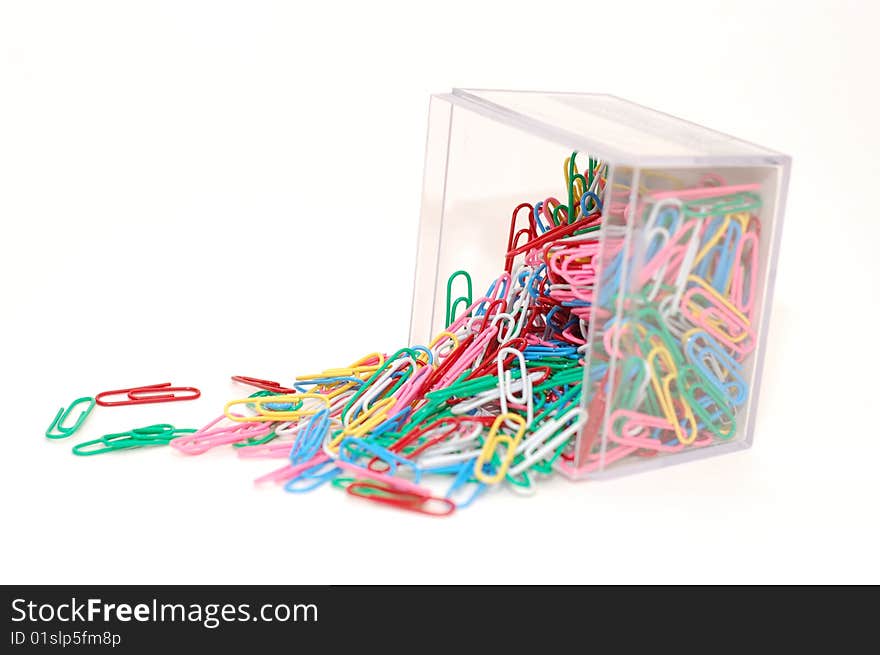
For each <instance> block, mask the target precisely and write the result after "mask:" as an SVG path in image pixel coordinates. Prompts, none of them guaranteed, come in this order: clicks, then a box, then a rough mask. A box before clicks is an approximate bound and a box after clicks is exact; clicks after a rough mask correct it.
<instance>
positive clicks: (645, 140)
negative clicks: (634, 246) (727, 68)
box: [450, 89, 788, 166]
mask: <svg viewBox="0 0 880 655" xmlns="http://www.w3.org/2000/svg"><path fill="white" fill-rule="evenodd" d="M450 99H451V100H457V101H461V102H464V103H465V104H468V105H470V106H471V108H473V109H475V110H476V111H480V110H481V109H482V110H483V111H484V112H491V113H492V115H493V116H494V117H496V118H502V119H504V120H506V121H508V122H511V123H513V124H515V125H517V126H519V127H521V128H523V129H526V130H528V131H532V132H536V133H539V134H541V135H542V136H544V137H545V138H549V139H552V140H554V141H559V142H561V143H564V144H565V145H567V146H578V147H580V148H581V149H583V150H585V151H587V152H590V153H592V154H594V155H596V156H598V157H601V158H603V159H606V160H611V161H615V162H617V163H620V164H625V165H626V164H629V165H633V166H669V165H686V166H694V165H702V164H706V163H712V164H715V165H718V164H723V163H727V164H731V165H746V164H781V163H784V162H786V161H787V160H788V157H787V155H783V154H781V153H779V152H776V151H774V150H770V149H768V148H764V147H762V146H759V145H756V144H753V143H749V142H748V141H743V140H742V139H737V138H736V137H732V136H730V135H728V134H724V133H722V132H716V131H715V130H710V129H709V128H707V127H703V126H702V125H697V124H696V123H691V122H689V121H686V120H682V119H680V118H676V117H675V116H670V115H669V114H664V113H663V112H659V111H655V110H653V109H649V108H648V107H644V106H642V105H639V104H636V103H634V102H630V101H628V100H624V99H622V98H618V97H615V96H611V95H605V94H595V93H544V92H538V91H499V90H489V89H453V91H452V94H451V98H450Z"/></svg>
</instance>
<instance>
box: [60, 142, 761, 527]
mask: <svg viewBox="0 0 880 655" xmlns="http://www.w3.org/2000/svg"><path fill="white" fill-rule="evenodd" d="M576 154H577V153H574V154H573V155H572V156H571V157H570V158H568V159H566V161H565V167H564V168H565V182H566V187H567V195H568V198H567V202H559V201H557V200H556V199H554V198H548V199H547V200H544V201H542V202H538V203H536V204H535V205H531V204H528V203H523V204H521V205H519V206H518V207H516V209H515V210H514V212H513V216H512V217H511V223H510V232H509V234H508V243H507V251H508V254H507V257H506V261H505V271H504V272H503V273H502V274H501V275H500V276H499V277H498V278H497V279H496V280H495V281H493V282H492V284H491V285H490V286H489V289H488V291H487V292H486V294H485V295H484V296H482V297H479V298H477V299H476V300H474V299H473V298H472V283H471V279H470V276H469V275H468V274H467V273H466V272H465V271H457V272H456V273H454V274H453V275H452V276H451V277H450V278H449V281H448V285H447V303H446V325H447V327H446V329H445V330H443V331H441V332H440V333H439V334H437V335H436V337H435V338H434V339H433V340H432V341H431V342H430V343H428V344H427V345H416V346H412V347H409V348H401V349H400V350H398V351H397V352H394V353H392V354H391V355H385V354H382V353H373V354H370V355H367V356H365V357H363V358H362V359H359V360H358V361H356V362H353V363H351V364H349V365H347V366H339V367H337V368H330V369H327V370H325V371H322V372H320V373H315V374H312V375H303V376H299V377H298V378H296V382H295V383H294V384H293V385H292V386H290V387H284V386H282V385H280V384H279V383H276V382H273V381H268V380H262V379H259V378H251V377H245V376H235V377H234V378H233V379H234V380H236V381H238V382H241V383H244V384H248V385H251V386H253V387H256V388H258V389H259V391H257V392H256V393H254V394H253V395H251V396H249V397H247V398H241V399H237V400H232V401H230V402H229V403H227V404H226V407H225V408H224V412H223V414H221V415H220V416H218V417H217V418H216V419H215V420H213V421H211V422H210V423H209V424H208V425H206V426H204V427H203V428H201V429H198V430H178V429H175V428H174V427H173V426H171V425H167V424H159V425H154V426H148V427H146V428H138V429H134V430H129V431H127V432H121V433H115V434H111V435H104V436H103V437H100V438H99V439H95V440H93V441H88V442H85V443H82V444H79V445H78V446H76V447H74V452H75V453H76V454H78V455H94V454H99V453H105V452H111V451H115V450H123V449H125V450H129V449H132V448H139V447H145V446H156V445H165V444H168V445H170V446H171V447H172V448H174V449H175V450H177V451H179V452H180V453H185V454H188V455H197V454H200V453H204V452H206V451H208V450H209V449H212V448H216V447H219V446H224V445H232V446H234V447H236V448H237V452H238V455H239V456H240V457H248V458H279V459H284V460H285V463H284V465H283V466H282V467H281V468H278V469H277V470H274V471H272V472H270V473H268V474H266V475H264V476H262V477H261V478H259V479H258V480H257V481H258V482H275V483H279V484H282V485H283V487H284V489H285V490H287V491H289V492H293V493H302V492H306V491H311V490H314V489H316V488H318V487H321V486H322V485H325V484H327V483H330V484H331V486H333V487H337V488H340V489H344V490H345V491H346V492H347V493H348V494H349V495H351V496H355V497H358V498H362V499H365V500H367V501H370V502H374V503H380V504H385V505H391V506H394V507H397V508H400V509H404V510H409V511H414V512H420V513H424V514H429V515H434V516H443V515H448V514H450V513H452V512H453V511H455V510H456V509H461V508H464V507H467V506H468V505H470V504H471V503H472V502H473V501H474V500H475V499H476V498H478V497H480V496H481V495H482V494H483V493H484V492H486V491H487V490H488V489H490V488H493V487H501V486H506V487H511V488H514V489H516V490H519V491H528V490H529V489H530V488H532V486H533V484H534V483H535V481H537V480H539V479H541V478H542V477H546V476H550V475H552V474H553V473H554V471H555V470H558V469H565V468H571V467H573V466H574V461H575V457H576V454H575V453H574V443H575V437H576V436H577V435H578V434H579V433H580V432H582V431H583V432H584V433H585V435H584V437H585V438H583V439H582V441H584V442H585V443H586V447H587V450H586V452H585V453H584V454H583V458H582V459H581V461H580V462H579V463H578V470H579V471H589V470H591V469H592V468H595V467H596V466H598V462H599V461H600V459H601V461H602V463H603V465H607V464H609V463H611V462H614V461H617V460H620V459H623V458H626V457H628V456H632V457H650V456H655V455H657V454H658V453H663V452H676V451H679V450H681V449H684V448H688V447H700V446H705V445H708V444H709V443H713V442H717V441H718V440H725V439H729V438H730V437H731V436H733V433H734V432H735V430H736V427H735V425H736V423H735V413H736V410H737V408H738V407H741V406H742V405H743V404H744V403H745V400H746V398H747V393H748V388H747V385H746V383H745V380H744V377H743V375H742V361H743V358H744V357H745V356H746V355H747V354H748V352H750V350H751V349H752V348H753V347H754V341H755V340H754V334H753V332H752V328H751V319H752V317H751V312H752V303H753V298H754V283H755V279H756V277H757V263H756V257H757V245H758V240H757V239H758V223H757V217H756V216H755V215H754V214H753V213H752V210H754V209H755V208H756V207H757V206H758V202H759V201H758V200H757V195H755V194H754V193H752V192H751V191H752V189H751V188H746V187H723V186H721V185H720V182H719V181H717V180H713V181H712V182H711V184H706V185H701V186H700V187H699V188H697V189H691V190H679V191H675V192H670V193H667V194H666V195H664V194H659V195H654V196H650V197H646V198H645V199H644V200H643V201H642V202H641V203H640V205H639V207H638V210H637V211H638V215H639V216H643V217H645V225H644V229H643V230H642V231H641V232H640V234H642V235H643V236H642V239H641V242H640V243H641V246H640V248H637V249H636V250H635V254H633V253H632V252H629V253H628V254H626V253H625V252H624V250H623V247H622V241H623V240H622V239H616V240H615V237H614V232H613V230H610V229H609V230H606V232H607V234H606V238H605V243H604V247H605V248H606V249H608V250H607V253H606V259H605V261H607V262H609V263H608V265H607V266H606V267H605V271H604V272H603V274H602V275H603V278H602V280H603V287H602V288H603V293H604V295H605V297H604V298H599V297H595V296H594V293H593V290H594V287H595V286H596V283H597V275H598V273H597V271H598V269H599V266H598V264H597V257H598V253H599V247H600V244H599V229H600V227H601V224H602V220H603V206H602V202H603V198H606V199H607V201H608V202H609V203H610V206H609V208H608V214H609V216H614V215H615V213H618V214H621V213H622V212H625V211H626V207H625V206H626V202H625V201H623V202H622V201H620V200H619V199H620V198H624V199H625V198H626V197H628V193H629V189H628V188H627V187H626V186H625V185H622V184H621V185H619V186H620V188H617V187H618V185H615V188H614V189H610V188H609V189H606V188H605V187H606V166H605V165H604V164H603V163H602V162H601V161H597V160H593V159H590V161H589V163H588V165H587V167H586V170H585V171H584V173H583V174H581V173H579V172H578V170H577V167H576V165H575V157H576ZM522 214H526V215H527V218H528V226H527V227H523V228H522V229H519V230H517V229H516V223H517V219H518V217H520V216H521V215H522ZM618 218H619V217H618ZM615 248H616V249H617V250H615ZM624 257H629V258H630V259H633V258H634V259H637V260H639V261H638V262H637V264H638V266H636V267H632V266H631V267H630V268H631V269H633V268H634V270H636V271H637V273H636V274H635V275H636V278H637V279H633V278H632V276H630V277H629V278H627V276H626V275H625V274H624V275H623V279H621V272H620V269H621V268H622V261H623V258H624ZM614 276H616V278H615V277H614ZM455 286H464V287H466V290H465V291H463V292H462V293H461V294H456V293H453V287H455ZM621 296H623V298H622V302H621ZM614 306H617V307H625V308H626V310H627V311H626V312H625V313H624V318H622V319H621V318H620V316H618V317H617V318H615V317H614V311H613V307H614ZM599 320H601V321H603V323H602V325H601V329H602V338H599V339H595V340H594V341H595V343H594V345H593V346H592V347H593V352H592V361H591V365H590V379H589V380H587V381H586V382H585V380H584V368H583V367H584V355H585V353H586V350H587V348H588V341H589V339H590V336H591V335H590V331H591V330H593V329H597V328H596V326H595V325H593V323H597V322H598V321H599ZM591 322H592V323H591ZM612 355H614V357H616V358H619V360H618V361H619V362H620V367H619V369H620V371H622V373H621V375H619V376H618V380H617V381H616V383H615V384H614V385H609V384H608V383H607V369H608V368H609V367H608V364H607V362H608V360H609V358H611V356H612ZM585 383H586V384H589V385H591V386H592V387H593V391H595V390H599V391H600V393H591V394H587V397H589V396H590V395H592V397H593V401H594V402H593V404H589V405H588V404H586V403H584V402H583V400H582V399H583V398H584V388H583V387H584V384H585ZM612 386H613V388H610V387H612ZM181 392H182V394H181ZM119 395H122V396H123V398H122V399H121V400H116V401H108V400H107V398H108V396H109V397H113V396H119ZM197 396H198V390H197V389H194V388H192V387H171V386H170V384H167V383H166V384H163V385H148V386H146V387H134V388H131V389H122V390H116V391H112V392H104V393H103V394H99V395H98V396H97V397H96V399H93V398H89V397H86V398H81V399H78V400H77V401H75V402H74V403H73V405H71V406H70V407H69V408H67V410H64V409H62V410H59V412H58V415H57V416H56V419H55V421H54V422H53V424H52V426H51V427H50V429H49V431H48V432H47V433H46V436H47V437H50V438H61V437H67V436H70V435H72V434H73V433H74V432H75V431H76V430H77V429H78V428H79V427H80V426H81V425H82V423H83V421H84V420H85V418H86V416H87V415H88V412H89V411H91V409H92V408H93V407H94V405H95V403H96V401H97V404H101V405H108V406H109V405H115V404H135V403H142V402H168V401H172V400H186V399H192V398H195V397H197ZM599 398H601V401H602V402H603V403H610V405H611V407H612V408H613V410H614V411H613V412H611V413H610V418H609V419H608V422H607V424H606V425H605V427H604V429H605V431H606V432H607V434H608V439H607V443H604V444H603V447H602V449H601V453H600V452H599V449H598V448H597V447H596V444H593V443H592V442H591V440H590V437H591V435H587V434H586V433H587V432H588V431H589V432H591V433H593V432H596V431H597V430H598V427H600V426H599V424H598V423H597V421H596V420H592V421H588V420H587V417H588V410H589V413H590V414H592V413H593V409H594V406H595V401H596V400H597V399H599ZM80 405H87V407H86V409H85V410H84V411H82V412H81V413H80V415H79V417H78V419H77V420H76V422H75V425H73V426H71V427H63V424H64V423H65V422H67V421H68V420H69V418H70V416H71V414H72V411H73V410H74V408H75V407H77V406H80ZM602 409H604V408H602ZM596 414H597V416H598V415H604V414H605V412H604V411H602V412H596ZM594 419H595V417H594ZM581 448H583V444H582V445H581ZM444 477H445V478H446V479H447V482H446V483H445V485H444V487H443V488H442V489H441V490H440V491H439V492H437V491H434V489H437V488H438V487H437V485H436V484H435V481H436V480H442V479H443V478H444Z"/></svg>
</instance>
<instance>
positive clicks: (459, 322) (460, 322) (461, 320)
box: [445, 296, 495, 334]
mask: <svg viewBox="0 0 880 655" xmlns="http://www.w3.org/2000/svg"><path fill="white" fill-rule="evenodd" d="M493 300H495V298H489V297H488V296H483V297H482V298H477V299H476V300H475V301H474V302H472V303H471V306H470V307H468V308H467V309H466V310H465V311H464V313H463V314H462V315H461V316H459V317H458V318H457V319H455V321H454V322H453V323H452V324H451V325H450V326H449V327H448V328H446V330H445V332H452V333H453V334H455V333H457V332H458V330H459V329H461V327H462V326H464V324H465V323H467V322H468V321H469V320H470V319H471V317H472V316H473V312H474V310H475V309H476V308H477V307H479V306H480V305H482V304H483V303H486V304H487V305H488V304H490V303H491V302H492V301H493Z"/></svg>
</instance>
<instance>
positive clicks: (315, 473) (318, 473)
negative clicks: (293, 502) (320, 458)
mask: <svg viewBox="0 0 880 655" xmlns="http://www.w3.org/2000/svg"><path fill="white" fill-rule="evenodd" d="M322 469H327V470H322ZM340 473H342V469H341V468H339V467H338V466H336V464H335V463H334V462H332V461H330V462H321V463H320V464H316V465H315V466H313V467H311V468H309V469H306V470H305V471H301V472H300V473H299V475H297V476H295V477H293V478H291V479H290V480H288V481H287V483H286V484H285V485H284V491H288V492H290V493H292V494H300V493H306V492H307V491H312V490H314V489H317V488H318V487H320V486H321V485H323V484H326V483H327V482H329V481H330V480H332V479H333V478H335V477H336V476H337V475H339V474H340ZM302 480H307V481H308V480H311V481H312V482H311V484H308V485H307V486H297V484H298V483H299V482H300V481H302Z"/></svg>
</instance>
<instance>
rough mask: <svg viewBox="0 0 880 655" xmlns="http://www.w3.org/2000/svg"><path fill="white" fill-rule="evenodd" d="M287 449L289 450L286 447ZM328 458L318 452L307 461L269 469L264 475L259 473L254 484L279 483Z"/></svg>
mask: <svg viewBox="0 0 880 655" xmlns="http://www.w3.org/2000/svg"><path fill="white" fill-rule="evenodd" d="M288 450H290V449H289V448H288ZM329 459H330V458H329V457H328V456H327V455H325V454H324V453H318V454H317V455H315V456H314V457H312V458H311V459H310V460H308V461H307V462H303V463H302V464H297V465H296V466H294V465H292V464H286V465H285V466H282V467H281V468H279V469H275V470H274V471H270V472H269V473H266V474H265V475H261V476H260V477H258V478H257V479H256V480H254V484H263V483H264V482H275V483H277V484H281V483H283V482H287V481H288V480H290V478H292V477H294V476H296V475H298V474H300V473H302V472H303V471H305V470H306V469H310V468H312V467H313V466H317V465H318V464H323V463H324V462H326V461H328V460H329Z"/></svg>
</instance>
